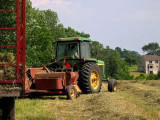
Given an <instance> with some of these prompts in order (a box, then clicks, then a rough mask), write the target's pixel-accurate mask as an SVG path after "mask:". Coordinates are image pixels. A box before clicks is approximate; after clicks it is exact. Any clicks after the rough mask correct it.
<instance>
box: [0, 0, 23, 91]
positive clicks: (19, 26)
mask: <svg viewBox="0 0 160 120" xmlns="http://www.w3.org/2000/svg"><path fill="white" fill-rule="evenodd" d="M15 2H16V10H0V12H5V13H7V12H8V13H16V28H0V30H1V31H2V30H4V31H5V30H15V31H16V43H15V45H0V48H4V49H5V48H11V47H12V48H15V49H16V62H15V63H0V65H16V76H17V77H16V80H0V84H4V83H7V84H9V83H20V84H22V86H23V87H22V89H23V90H24V89H25V0H22V2H21V4H20V0H15ZM20 5H21V10H20ZM20 12H21V15H20ZM20 16H21V20H20ZM1 17H3V16H1ZM20 64H21V65H22V70H23V71H22V76H23V77H20Z"/></svg>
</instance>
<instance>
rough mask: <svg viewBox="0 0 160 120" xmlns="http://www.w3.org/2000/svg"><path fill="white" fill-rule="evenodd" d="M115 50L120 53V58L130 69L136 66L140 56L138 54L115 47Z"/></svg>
mask: <svg viewBox="0 0 160 120" xmlns="http://www.w3.org/2000/svg"><path fill="white" fill-rule="evenodd" d="M115 50H117V51H118V52H119V53H120V56H121V57H122V58H123V59H124V60H125V61H126V62H127V63H128V65H129V66H130V67H131V66H132V65H137V64H138V61H139V60H140V59H141V55H140V54H139V53H138V52H135V51H130V50H126V49H123V50H122V49H121V48H120V47H116V48H115Z"/></svg>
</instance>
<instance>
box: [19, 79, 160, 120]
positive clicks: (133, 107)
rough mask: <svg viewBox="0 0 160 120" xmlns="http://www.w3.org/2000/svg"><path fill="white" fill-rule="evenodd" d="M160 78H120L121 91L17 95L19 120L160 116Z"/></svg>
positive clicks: (150, 119) (138, 119) (152, 118)
mask: <svg viewBox="0 0 160 120" xmlns="http://www.w3.org/2000/svg"><path fill="white" fill-rule="evenodd" d="M159 86H160V81H156V80H155V81H126V80H125V81H118V91H117V92H114V93H110V92H107V83H103V86H102V90H101V92H100V93H98V94H88V95H81V96H80V97H79V98H77V99H75V100H67V99H66V96H49V97H42V98H38V99H28V98H27V99H17V100H16V120H81V119H83V120H88V119H89V120H160V87H159Z"/></svg>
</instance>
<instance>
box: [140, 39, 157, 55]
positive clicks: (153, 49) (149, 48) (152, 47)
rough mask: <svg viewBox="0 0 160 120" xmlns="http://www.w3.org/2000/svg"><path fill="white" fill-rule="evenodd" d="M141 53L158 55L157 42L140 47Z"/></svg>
mask: <svg viewBox="0 0 160 120" xmlns="http://www.w3.org/2000/svg"><path fill="white" fill-rule="evenodd" d="M142 50H143V52H147V54H148V55H159V54H160V46H159V44H158V43H157V42H155V43H149V44H148V45H145V46H143V47H142Z"/></svg>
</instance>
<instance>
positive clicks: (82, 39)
mask: <svg viewBox="0 0 160 120" xmlns="http://www.w3.org/2000/svg"><path fill="white" fill-rule="evenodd" d="M75 40H80V41H88V42H91V39H90V38H85V37H68V38H59V39H58V41H75Z"/></svg>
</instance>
